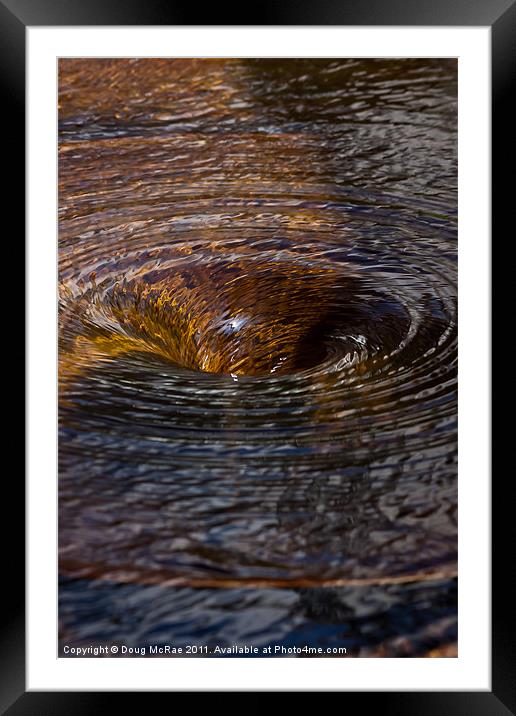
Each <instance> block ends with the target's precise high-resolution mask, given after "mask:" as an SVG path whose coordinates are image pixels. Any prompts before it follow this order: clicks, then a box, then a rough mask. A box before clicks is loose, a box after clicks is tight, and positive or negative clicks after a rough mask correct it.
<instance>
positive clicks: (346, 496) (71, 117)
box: [0, 1, 515, 714]
mask: <svg viewBox="0 0 516 716" xmlns="http://www.w3.org/2000/svg"><path fill="white" fill-rule="evenodd" d="M0 11H1V12H2V33H3V36H2V43H1V45H2V50H1V51H2V53H3V55H5V60H4V63H3V67H4V81H5V87H6V90H7V91H8V93H9V95H10V97H11V98H12V105H13V107H14V111H13V115H12V116H13V117H15V116H16V111H18V112H19V118H20V121H19V122H18V123H17V124H18V125H19V127H21V125H22V122H23V96H24V87H25V100H26V104H25V112H26V126H27V135H26V136H27V164H26V166H27V173H26V188H27V197H26V200H27V208H26V217H27V225H26V232H27V244H26V245H27V307H28V311H27V318H28V331H27V336H28V344H27V345H28V361H27V381H28V415H27V437H28V440H27V481H26V486H27V487H26V495H25V498H26V501H25V504H26V546H27V554H26V558H27V561H26V564H27V569H26V609H27V614H26V620H25V615H24V614H22V612H21V611H20V608H19V605H20V597H19V596H16V595H15V590H14V591H13V595H14V596H15V598H16V599H17V602H15V604H17V606H15V607H13V608H12V609H11V610H10V628H9V629H8V630H6V632H5V633H6V635H7V639H6V642H5V647H4V649H5V651H6V653H9V654H11V655H12V656H10V657H9V658H7V659H4V664H5V669H4V675H3V676H2V680H3V681H5V683H6V684H7V689H6V690H5V694H6V697H5V700H6V701H5V708H7V709H8V710H9V713H13V714H16V713H23V712H24V711H26V710H29V709H30V710H34V709H35V708H38V706H36V702H39V703H40V706H39V708H40V709H43V710H45V709H47V710H48V709H51V710H52V711H55V710H56V709H57V710H58V709H59V708H62V709H66V710H67V711H70V710H73V711H74V712H75V711H77V710H79V712H80V708H84V709H89V710H93V709H97V708H99V706H98V704H99V699H100V698H101V697H100V696H98V695H96V694H95V692H100V691H116V692H124V691H187V692H190V691H191V692H195V691H256V690H261V691H304V690H308V691H329V690H338V691H345V692H346V697H347V698H349V699H356V698H358V697H366V698H368V699H373V698H374V699H375V700H378V699H380V698H381V699H382V702H381V704H382V706H381V707H382V709H387V710H389V709H391V711H392V712H393V713H394V712H395V713H409V712H410V713H413V712H414V709H417V711H418V712H419V711H421V712H423V713H424V712H425V709H426V712H428V713H434V712H435V711H437V709H440V710H443V709H444V711H445V712H450V713H451V712H454V713H455V712H457V711H458V712H459V713H462V711H464V713H466V712H467V713H476V712H478V713H493V714H496V713H500V714H502V713H509V709H511V708H512V709H514V695H513V693H512V691H511V678H510V674H511V664H513V661H514V657H513V655H511V653H510V644H509V643H508V641H509V640H507V638H506V635H505V631H504V630H505V629H506V626H505V614H504V613H503V612H502V610H501V608H500V609H497V608H496V609H495V608H494V606H493V604H495V603H496V602H495V601H494V600H496V598H497V593H498V591H502V590H503V582H504V581H505V578H506V577H505V574H506V570H505V568H504V565H503V558H502V557H501V554H503V547H501V548H500V551H499V554H500V556H499V557H498V560H496V559H494V556H495V554H498V553H497V552H496V550H495V551H494V552H493V559H491V549H492V544H491V542H492V539H491V538H493V545H494V546H496V545H503V544H505V542H506V540H507V537H506V536H505V535H504V529H506V528H505V525H506V524H507V521H506V520H504V519H503V518H502V517H499V516H498V512H497V516H496V520H493V522H492V524H493V534H492V535H491V520H492V518H491V514H492V509H494V510H496V511H498V510H500V514H501V512H502V511H503V506H504V505H503V503H504V500H503V498H502V499H500V496H498V500H497V494H498V493H497V491H496V489H495V490H493V491H492V484H491V467H490V460H491V458H490V451H491V445H490V405H491V395H490V375H489V369H490V300H491V299H490V275H489V270H490V261H491V251H490V233H491V212H492V211H493V217H494V216H498V215H499V212H501V211H502V210H503V209H504V208H505V206H506V205H507V202H506V200H504V196H505V194H504V192H505V193H506V192H507V185H505V184H504V185H501V188H500V193H499V194H498V189H497V192H495V193H494V194H493V199H492V202H491V201H490V186H491V143H490V132H491V125H492V127H493V130H492V131H493V136H495V135H496V136H497V137H503V136H508V135H507V132H506V129H507V127H506V124H507V121H508V115H507V112H505V111H504V101H506V97H507V95H508V92H509V90H508V88H509V86H510V80H511V77H512V76H513V75H512V70H513V66H514V56H513V52H512V45H513V39H514V38H513V32H512V30H511V28H512V27H514V22H513V21H514V16H515V10H514V6H511V5H510V3H509V2H505V4H504V3H499V7H498V6H497V7H496V8H495V4H492V5H491V8H490V9H489V10H487V9H481V8H478V7H476V8H474V9H472V8H462V6H460V5H456V6H455V7H453V8H449V7H446V6H445V5H444V3H443V5H442V7H441V6H440V5H434V6H433V8H432V10H431V11H430V10H428V8H424V7H418V6H417V5H413V4H412V5H411V7H410V9H401V8H399V7H397V6H396V5H395V4H393V3H377V7H376V8H372V7H368V9H367V10H365V9H362V10H358V9H357V8H353V9H351V8H350V9H343V8H341V9H339V10H332V11H330V10H329V9H327V10H326V9H324V8H320V9H319V10H318V11H317V13H316V12H315V11H311V10H308V9H306V8H304V9H300V8H298V9H296V10H292V12H290V11H289V13H288V15H287V14H285V13H280V12H279V11H272V10H271V11H270V12H269V11H268V10H267V9H264V10H263V18H264V19H266V20H267V24H262V23H261V21H257V22H255V23H244V24H241V23H240V22H239V21H238V20H239V18H236V17H235V18H231V20H232V21H231V22H228V23H226V22H222V20H225V19H226V18H225V17H223V15H224V13H222V14H221V16H220V17H219V18H212V17H210V16H209V14H208V15H207V16H206V18H203V20H204V19H205V21H206V24H204V25H191V24H190V18H191V11H190V10H188V11H186V10H185V9H184V8H180V7H179V6H176V5H174V7H173V8H167V11H166V12H165V11H164V10H163V8H161V7H160V4H159V3H156V4H153V3H149V4H146V5H145V7H144V6H143V5H140V4H136V3H135V4H129V5H128V6H127V7H125V8H124V9H123V10H121V9H120V8H118V7H116V4H115V3H110V2H107V3H105V5H104V6H103V8H102V9H96V8H95V7H93V6H92V5H89V6H88V7H87V8H86V7H84V6H80V4H79V3H74V2H71V3H68V4H67V6H66V9H65V8H63V7H62V6H60V5H56V4H54V3H52V2H43V3H32V2H27V3H21V2H20V3H19V4H18V3H15V2H14V1H13V2H5V1H4V2H3V4H2V5H0ZM468 13H469V16H468ZM316 15H317V16H316ZM4 38H5V41H4ZM491 96H492V97H493V100H494V102H493V114H492V120H491ZM9 131H10V134H12V131H13V130H12V129H10V130H9ZM14 131H15V132H16V131H17V130H16V128H15V129H14ZM18 131H19V142H18V144H19V146H22V145H23V143H24V137H22V136H21V129H18ZM8 136H10V135H8ZM498 151H499V150H498V149H497V148H496V146H494V147H493V154H492V156H493V169H494V172H495V176H496V172H497V171H498V168H499V166H500V159H501V156H503V155H502V153H501V152H500V153H499V154H498V153H497V152H498ZM16 172H18V174H19V175H20V176H21V173H22V172H23V170H22V169H21V165H20V162H19V159H17V160H16V161H15V162H13V176H14V177H15V178H16V177H17V176H18V174H17V173H16ZM22 181H23V180H22V179H20V181H19V182H18V183H16V180H13V183H12V187H9V189H12V191H13V192H14V193H16V190H18V193H20V191H21V183H22ZM495 186H496V187H498V185H497V184H496V183H495ZM22 215H23V213H22V212H20V216H22ZM494 484H495V487H496V483H494ZM492 497H493V498H494V502H493V504H492V505H491V500H492ZM16 502H17V503H18V502H20V504H21V503H22V502H23V498H22V497H21V495H20V496H19V497H18V498H17V500H16ZM498 503H500V504H498ZM22 542H23V541H21V542H20V544H21V543H22ZM10 543H13V539H12V538H11V539H10ZM16 559H17V564H21V562H22V559H21V557H20V556H19V555H18V557H17V558H16ZM492 568H493V576H494V580H495V581H494V583H495V585H496V580H497V579H498V580H499V585H500V588H498V587H497V590H496V591H495V592H494V594H492V593H491V569H492ZM13 574H14V572H13ZM16 582H17V583H19V584H21V583H22V582H23V580H22V579H21V578H20V579H19V580H16ZM14 615H16V616H15V617H14ZM24 642H25V645H24ZM24 646H25V656H24V657H23V652H24ZM228 659H231V661H228ZM511 659H512V661H511ZM228 667H230V668H228ZM64 692H67V693H64ZM378 692H381V693H378ZM79 695H80V698H81V703H82V706H80V705H78V701H77V699H78V697H79ZM85 712H86V711H85Z"/></svg>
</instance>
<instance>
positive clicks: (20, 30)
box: [0, 0, 516, 716]
mask: <svg viewBox="0 0 516 716" xmlns="http://www.w3.org/2000/svg"><path fill="white" fill-rule="evenodd" d="M257 10H258V12H257V13H256V15H255V16H253V17H251V16H245V15H244V13H243V12H242V7H239V8H238V9H236V8H231V7H229V6H220V5H219V4H212V5H206V6H204V7H203V8H202V10H200V9H199V8H197V7H196V6H194V5H193V4H191V3H190V4H189V3H185V2H176V0H172V1H171V2H169V3H166V2H164V1H160V0H145V1H144V0H125V2H123V3H121V2H119V1H117V0H103V1H102V3H100V2H94V1H93V0H90V1H89V2H84V0H65V1H62V0H0V57H1V61H0V82H1V88H2V97H3V98H4V102H3V105H2V107H3V111H2V112H1V113H0V115H1V121H2V124H3V126H2V130H3V134H2V136H3V138H4V142H5V143H6V144H7V145H8V146H10V147H11V148H12V149H13V158H12V160H11V161H10V162H9V165H8V169H7V166H4V173H5V174H7V172H8V175H9V181H8V182H7V183H6V185H5V187H4V201H5V206H7V207H9V209H8V211H9V214H11V215H12V216H15V217H16V221H15V222H14V224H13V229H12V231H13V232H14V231H16V233H17V236H16V241H15V242H13V241H12V239H11V242H10V247H12V245H13V243H18V245H19V247H20V248H22V256H21V258H20V260H21V261H22V262H23V261H24V256H23V253H24V250H23V245H24V242H23V239H22V232H23V231H24V229H23V226H24V221H23V217H24V215H25V209H24V204H25V192H24V189H25V161H24V146H25V128H24V127H25V38H26V28H27V27H31V26H80V25H89V26H92V25H93V26H95V25H144V26H145V25H146V26H149V25H150V26H156V25H176V26H185V25H197V26H199V23H197V22H196V21H197V20H198V19H199V12H200V13H201V16H202V18H203V23H202V26H206V25H219V26H222V25H224V26H227V25H261V26H263V25H319V26H321V25H341V26H344V25H362V26H375V25H384V26H385V25H391V26H393V25H394V26H396V25H401V26H403V25H405V26H425V25H426V26H483V27H490V28H491V39H492V101H493V104H492V137H493V145H492V177H493V184H492V186H493V193H492V216H493V220H492V231H493V236H494V233H495V232H498V233H499V234H500V233H501V226H502V225H503V224H504V213H506V212H508V211H510V209H511V207H512V202H511V201H510V198H511V199H512V197H509V192H510V191H511V193H512V187H513V184H512V182H508V181H506V180H505V179H504V177H503V173H502V168H503V167H504V166H505V165H506V164H507V162H509V163H511V162H510V157H511V156H512V157H514V140H513V133H514V132H513V121H514V120H513V117H514V114H513V112H511V111H510V109H509V107H510V105H509V101H510V94H511V92H510V90H511V84H512V85H514V79H515V65H516V52H515V48H516V3H514V2H513V0H489V2H483V3H482V2H476V1H474V0H453V2H450V0H411V2H410V3H409V2H406V3H402V2H400V1H399V0H368V2H366V3H358V2H356V3H355V2H353V3H351V2H348V0H343V1H342V2H341V3H340V4H338V3H336V2H334V0H319V1H318V2H317V3H313V4H308V3H306V2H299V3H295V4H294V3H287V2H282V3H280V2H278V3H274V2H270V1H269V2H267V1H265V2H262V3H260V5H259V6H258V7H257ZM511 130H512V131H511ZM4 159H5V155H4ZM512 165H513V163H512ZM14 207H18V211H16V210H15V208H14ZM507 218H508V217H507ZM507 225H508V226H509V224H507ZM12 238H14V236H13V237H12ZM9 251H10V248H9ZM10 261H11V259H10V257H9V262H10ZM10 273H13V270H11V271H10ZM14 273H16V272H14ZM18 275H19V272H18ZM15 288H16V293H17V296H18V299H17V302H18V309H17V311H18V314H19V310H20V306H21V302H20V299H19V297H20V294H21V291H20V288H19V286H18V285H17V286H16V287H15ZM499 292H500V291H499ZM4 310H5V309H4ZM19 320H20V319H19V316H18V317H17V318H16V319H15V322H16V321H19ZM16 345H18V346H23V345H24V341H23V336H22V337H21V338H20V340H19V341H18V342H16ZM29 349H31V347H30V346H29ZM19 353H20V351H19ZM17 362H18V364H19V365H21V364H22V363H23V361H22V360H21V355H19V360H18V361H17ZM495 374H496V373H495ZM20 472H21V471H19V470H18V469H17V470H16V471H15V470H8V471H7V472H6V475H5V477H6V478H8V480H9V483H10V485H9V487H10V494H9V500H8V501H9V512H10V513H11V515H12V516H14V521H13V524H12V525H9V527H7V526H6V524H5V522H4V523H3V524H2V526H3V527H7V530H8V531H7V532H6V534H5V535H4V541H3V545H4V548H5V547H6V546H7V549H4V570H5V571H4V580H3V582H4V584H3V589H2V592H3V597H4V599H5V601H4V604H5V606H4V608H3V610H2V622H3V623H2V634H1V641H0V671H1V673H0V684H1V688H0V694H1V696H0V710H1V713H5V712H7V713H9V715H10V716H21V715H22V714H35V713H37V714H41V715H43V714H47V713H48V714H50V713H52V714H53V715H55V716H57V715H58V714H60V713H66V714H72V713H73V714H74V715H79V714H87V713H100V712H103V711H104V710H105V711H107V710H108V709H110V710H111V709H113V706H114V700H113V697H116V698H117V700H118V698H119V697H120V696H122V695H123V694H122V693H116V694H112V693H109V694H106V693H104V694H98V693H95V692H59V693H54V692H48V691H47V692H26V691H25V608H24V603H25V593H24V582H25V577H24V566H23V565H24V562H25V534H24V527H23V525H24V514H25V500H24V497H25V495H24V483H23V478H22V476H21V475H20V474H19V473H20ZM500 478H501V479H498V480H497V481H494V480H493V481H492V507H493V519H492V547H493V550H492V557H493V558H492V569H493V581H492V584H493V593H492V691H491V692H485V691H473V692H455V691H453V692H443V693H439V692H435V691H431V692H401V693H400V692H395V693H394V692H381V693H379V692H358V693H357V692H345V693H344V694H343V696H344V699H345V700H344V704H343V706H344V708H345V709H349V708H352V707H353V705H356V698H357V697H361V698H362V699H364V698H367V700H368V701H367V705H369V706H371V707H373V708H374V707H376V708H377V709H379V710H381V712H382V713H385V714H391V713H392V714H397V715H399V716H401V715H403V714H410V715H411V716H413V714H419V715H420V716H424V715H425V714H440V715H442V716H444V715H445V714H452V713H453V714H455V715H456V716H461V715H462V714H464V715H466V714H467V715H468V716H474V714H482V715H483V716H486V715H490V716H491V715H492V716H497V715H498V714H500V716H502V714H509V713H511V712H512V713H516V688H515V682H516V679H515V678H514V675H515V674H516V658H515V654H516V650H515V649H514V644H515V643H516V638H515V635H514V632H511V631H510V628H509V625H510V623H511V622H510V619H509V614H510V613H509V609H510V606H509V605H508V604H507V606H504V601H505V600H503V595H504V593H505V592H506V591H507V589H508V588H509V587H510V585H509V584H508V577H507V574H508V573H510V569H509V570H508V569H507V565H508V562H509V559H508V557H507V558H506V557H505V555H506V552H505V545H507V544H511V541H510V536H509V531H510V526H511V518H510V516H509V509H511V507H512V505H511V503H510V501H509V502H508V501H507V500H506V498H505V497H504V493H505V490H504V480H503V477H502V476H500ZM6 482H7V479H6ZM4 489H8V488H7V487H5V488H4ZM510 601H511V600H507V602H508V603H509V602H510ZM407 688H410V685H409V684H407ZM126 695H129V696H130V698H131V699H134V698H136V699H138V698H139V697H137V696H136V694H132V693H131V694H126ZM148 695H149V694H146V698H148ZM140 703H143V702H140ZM363 703H364V702H363V701H362V706H363ZM147 708H148V706H147Z"/></svg>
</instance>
